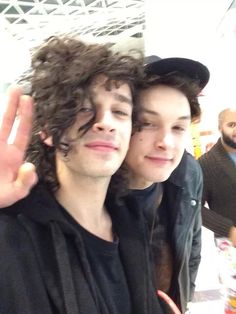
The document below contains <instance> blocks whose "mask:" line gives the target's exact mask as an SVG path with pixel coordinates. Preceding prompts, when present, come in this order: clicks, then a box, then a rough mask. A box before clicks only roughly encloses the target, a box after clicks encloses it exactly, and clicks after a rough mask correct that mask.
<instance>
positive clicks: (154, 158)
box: [145, 156, 173, 165]
mask: <svg viewBox="0 0 236 314" xmlns="http://www.w3.org/2000/svg"><path fill="white" fill-rule="evenodd" d="M145 158H146V159H148V160H149V161H151V162H153V163H156V164H160V165H161V164H162V165H164V164H169V163H171V162H172V160H173V158H167V157H159V156H146V157H145Z"/></svg>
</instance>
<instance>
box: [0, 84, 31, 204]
mask: <svg viewBox="0 0 236 314" xmlns="http://www.w3.org/2000/svg"><path fill="white" fill-rule="evenodd" d="M32 112H33V102H32V98H31V97H30V96H24V95H22V94H21V89H20V87H17V86H15V87H11V88H10V89H9V91H8V102H7V106H6V110H5V112H4V114H3V116H2V121H1V126H0V147H1V153H0V186H1V195H0V207H6V206H9V205H11V204H13V203H15V202H16V201H18V200H20V199H22V198H24V197H25V196H27V194H28V193H29V191H30V189H31V187H32V186H33V185H34V184H35V183H36V181H37V175H36V173H35V168H34V166H33V165H32V164H30V163H24V157H25V152H26V149H27V144H28V141H29V138H30V131H31V124H32ZM16 117H17V118H18V123H19V124H18V128H17V130H16V134H15V138H14V141H13V143H9V142H8V140H9V136H10V134H11V131H12V128H13V124H14V121H15V119H16Z"/></svg>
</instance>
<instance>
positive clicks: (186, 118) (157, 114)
mask: <svg viewBox="0 0 236 314" xmlns="http://www.w3.org/2000/svg"><path fill="white" fill-rule="evenodd" d="M140 112H141V113H147V114H150V115H153V116H160V114H159V113H158V112H157V111H154V110H150V109H145V108H142V109H141V111H140ZM190 119H191V116H190V115H187V116H181V117H178V118H177V120H190Z"/></svg>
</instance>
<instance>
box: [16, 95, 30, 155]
mask: <svg viewBox="0 0 236 314" xmlns="http://www.w3.org/2000/svg"><path fill="white" fill-rule="evenodd" d="M32 116H33V100H32V98H31V97H30V96H26V95H23V96H20V101H19V125H18V128H17V130H16V134H15V140H14V143H13V144H14V145H15V146H16V147H17V148H18V149H19V150H20V151H21V152H22V153H23V154H25V150H26V148H27V144H28V142H29V138H30V136H31V133H30V131H31V127H32Z"/></svg>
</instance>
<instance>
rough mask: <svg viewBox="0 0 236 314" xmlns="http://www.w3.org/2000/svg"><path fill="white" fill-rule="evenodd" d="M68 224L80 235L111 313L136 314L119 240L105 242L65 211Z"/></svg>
mask: <svg viewBox="0 0 236 314" xmlns="http://www.w3.org/2000/svg"><path fill="white" fill-rule="evenodd" d="M62 210H63V212H64V214H65V217H66V218H67V220H68V222H70V223H71V224H73V225H74V226H75V227H76V228H77V229H78V231H79V232H80V234H81V236H82V238H83V240H84V244H85V249H86V252H87V257H88V262H89V265H90V268H91V272H92V275H93V278H94V281H95V282H96V284H97V286H98V288H99V289H100V292H101V295H102V297H103V299H104V302H105V303H106V304H107V307H108V309H109V313H112V314H120V313H122V314H132V309H131V308H132V306H131V298H130V293H129V288H128V284H127V281H126V277H125V273H124V269H123V265H122V262H121V259H120V254H119V239H118V237H117V236H114V238H115V239H114V241H113V242H109V241H106V240H103V239H101V238H99V237H97V236H95V235H94V234H92V233H90V232H89V231H87V230H86V229H84V228H83V227H82V226H81V225H79V224H78V223H77V222H76V221H75V220H74V219H73V217H72V216H70V214H69V213H68V212H67V211H66V210H65V209H64V208H62Z"/></svg>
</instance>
